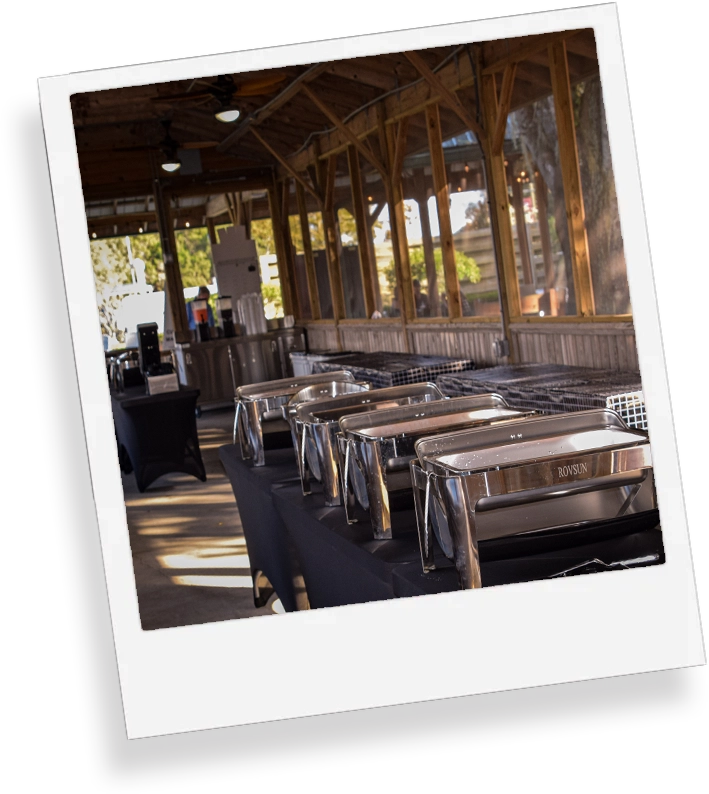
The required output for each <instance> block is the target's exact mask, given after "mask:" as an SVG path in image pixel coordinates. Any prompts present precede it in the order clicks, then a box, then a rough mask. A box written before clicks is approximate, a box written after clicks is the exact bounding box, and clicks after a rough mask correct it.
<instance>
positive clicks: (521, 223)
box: [508, 164, 534, 284]
mask: <svg viewBox="0 0 709 794" xmlns="http://www.w3.org/2000/svg"><path fill="white" fill-rule="evenodd" d="M508 173H509V178H510V181H511V182H512V206H513V207H514V208H515V226H516V227H517V243H518V244H519V257H520V260H521V262H522V279H523V280H524V283H525V284H534V273H533V271H532V257H531V255H530V253H529V236H528V235H527V219H526V218H525V217H524V198H523V196H522V183H521V182H518V181H517V177H516V176H515V175H514V169H513V168H512V164H510V167H509V170H508Z"/></svg>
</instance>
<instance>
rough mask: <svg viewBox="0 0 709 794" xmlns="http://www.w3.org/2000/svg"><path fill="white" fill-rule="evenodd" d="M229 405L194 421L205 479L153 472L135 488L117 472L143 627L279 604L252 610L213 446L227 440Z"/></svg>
mask: <svg viewBox="0 0 709 794" xmlns="http://www.w3.org/2000/svg"><path fill="white" fill-rule="evenodd" d="M233 417H234V414H233V410H223V411H205V412H204V414H203V415H202V417H201V418H200V419H198V420H197V427H198V431H199V442H200V449H201V451H202V458H203V460H204V465H205V467H206V470H207V481H206V482H200V481H199V480H197V479H196V478H194V477H190V476H189V475H186V474H168V475H165V476H163V477H160V479H158V480H157V481H156V482H154V483H153V484H152V485H151V486H150V487H149V488H148V489H147V491H146V492H145V493H143V494H141V493H139V491H138V489H137V487H136V485H135V478H134V477H133V475H132V474H127V475H123V492H124V494H125V502H126V512H127V515H128V528H129V532H130V542H131V548H132V550H133V567H134V570H135V580H136V588H137V591H138V605H139V609H140V620H141V623H142V626H143V629H146V630H147V629H161V628H168V627H174V626H189V625H192V624H194V623H211V622H213V621H218V620H233V619H234V618H246V617H253V616H256V615H272V614H274V611H279V610H280V602H277V601H276V602H274V603H273V604H270V605H269V606H266V607H262V608H260V609H256V608H255V607H254V603H253V598H252V594H251V575H250V568H249V558H248V554H247V550H246V542H245V540H244V535H243V532H242V530H241V521H240V519H239V511H238V510H237V507H236V501H235V500H234V493H233V491H232V490H231V485H230V484H229V480H228V479H227V477H226V475H225V474H224V471H223V469H222V465H221V462H220V460H219V456H218V449H219V447H220V446H221V445H222V444H228V443H231V427H232V422H233Z"/></svg>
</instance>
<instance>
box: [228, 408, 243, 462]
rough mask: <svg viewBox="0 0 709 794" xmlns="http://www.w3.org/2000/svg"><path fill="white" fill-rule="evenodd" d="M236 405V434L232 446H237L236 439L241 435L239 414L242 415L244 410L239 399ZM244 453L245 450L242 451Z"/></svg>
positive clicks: (233, 436)
mask: <svg viewBox="0 0 709 794" xmlns="http://www.w3.org/2000/svg"><path fill="white" fill-rule="evenodd" d="M234 403H235V405H236V410H235V412H234V433H233V435H232V442H231V443H232V444H236V439H237V437H238V435H239V414H240V413H241V410H242V405H241V400H239V399H238V398H237V399H235V400H234ZM242 452H243V450H242ZM242 457H243V454H242Z"/></svg>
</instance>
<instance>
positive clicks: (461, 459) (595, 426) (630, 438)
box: [415, 409, 648, 475]
mask: <svg viewBox="0 0 709 794" xmlns="http://www.w3.org/2000/svg"><path fill="white" fill-rule="evenodd" d="M647 440H648V438H647V434H646V433H643V432H642V431H638V430H631V429H630V428H628V426H627V425H626V424H625V422H623V420H622V419H621V418H620V416H618V414H617V413H616V412H615V411H610V410H607V409H599V410H592V411H579V412H578V413H571V414H557V415H553V416H538V417H532V418H529V419H520V420H518V421H516V422H514V423H513V424H508V425H504V424H503V425H497V426H495V425H492V426H487V427H481V428H476V429H473V430H467V431H464V432H461V433H455V434H447V435H443V436H436V437H435V438H423V439H421V440H420V441H418V442H417V443H416V444H415V449H416V454H417V456H418V459H419V461H420V462H421V465H422V466H423V468H424V469H427V470H429V471H435V472H438V473H440V474H452V475H465V474H471V473H473V472H479V471H486V470H490V469H500V468H504V467H507V466H515V465H519V464H522V463H529V462H535V461H539V460H542V459H545V458H552V457H556V456H568V455H577V454H579V453H583V452H593V451H597V450H602V449H613V448H615V447H627V446H633V445H638V444H644V443H647Z"/></svg>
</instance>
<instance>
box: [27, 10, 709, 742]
mask: <svg viewBox="0 0 709 794" xmlns="http://www.w3.org/2000/svg"><path fill="white" fill-rule="evenodd" d="M588 27H593V28H594V31H595V36H596V45H597V51H598V60H599V65H600V73H601V81H602V85H603V98H604V104H605V111H606V118H607V123H608V131H609V137H610V143H611V151H612V155H613V165H614V173H615V180H616V188H617V194H618V203H619V210H620V217H621V224H622V230H623V240H624V245H625V255H626V261H627V268H628V280H629V283H630V292H631V300H632V305H633V311H634V323H635V330H636V338H637V348H638V356H639V360H640V369H641V376H642V382H643V389H644V393H645V397H646V402H647V411H648V417H649V424H650V427H651V431H652V451H653V459H654V466H655V479H656V486H657V493H658V501H659V505H660V514H661V518H662V530H663V541H664V546H665V553H666V557H667V560H666V563H665V564H664V565H660V566H655V567H649V568H639V569H634V570H629V571H624V572H623V573H622V574H598V575H593V576H577V577H571V578H568V579H556V580H548V581H536V582H530V583H525V584H516V585H507V586H504V587H494V588H489V589H484V590H478V591H465V592H456V593H446V594H440V595H435V596H424V597H419V598H407V599H398V600H393V601H385V602H376V603H369V604H361V605H353V606H348V607H338V608H332V609H320V610H313V611H311V612H302V613H291V614H287V615H281V616H277V617H276V616H274V617H270V616H269V617H259V618H249V619H242V620H233V621H225V622H219V623H210V624H202V625H195V626H185V627H180V628H174V629H161V630H156V631H143V630H142V628H141V624H140V618H139V614H138V603H137V595H136V588H135V580H134V573H133V563H132V556H131V550H130V545H129V540H128V530H127V524H126V510H125V503H124V497H123V490H122V487H121V477H120V470H119V466H118V459H117V455H116V445H115V437H114V430H113V418H112V414H111V403H110V398H109V393H108V384H107V379H106V374H105V363H104V353H103V347H102V342H101V334H100V326H99V321H98V313H97V311H96V302H95V288H94V281H93V273H92V268H91V260H90V249H89V238H88V228H87V221H86V215H85V211H84V201H83V194H82V188H81V180H80V175H79V167H78V156H77V152H76V141H75V136H74V127H73V120H72V114H71V108H70V101H69V99H70V96H71V95H72V94H75V93H83V92H88V91H100V90H104V89H109V88H118V87H125V86H133V85H146V84H151V83H158V82H165V81H173V80H180V79H187V78H192V77H199V76H208V75H214V74H222V73H225V72H231V73H236V72H244V71H251V70H256V69H264V68H277V67H280V66H285V65H294V64H307V63H313V62H318V61H323V60H338V59H342V58H353V57H358V56H364V55H374V54H381V53H385V52H400V51H403V50H407V49H423V48H427V47H436V46H443V45H447V44H458V43H463V42H473V41H483V40H494V39H505V38H512V37H515V36H523V35H531V34H537V33H546V32H551V31H557V30H565V29H569V30H570V29H577V28H588ZM40 101H41V108H42V117H43V123H44V128H45V139H46V146H47V153H48V160H49V167H50V176H51V183H52V191H53V196H54V204H55V211H56V219H57V229H58V236H59V245H60V251H61V259H62V267H63V271H64V280H65V284H66V294H67V302H68V308H69V316H70V323H71V332H72V339H73V346H74V354H75V360H76V368H77V374H78V383H79V391H80V398H81V405H82V411H83V419H84V427H85V434H86V444H87V450H88V457H89V463H90V469H91V478H92V484H93V492H94V499H95V502H96V511H97V517H98V524H99V531H100V536H101V545H102V550H103V559H104V567H105V573H106V582H107V588H108V596H109V603H110V609H111V618H112V622H113V631H114V638H115V645H116V655H117V659H118V667H119V675H120V681H121V690H122V696H123V704H124V713H125V719H126V729H127V733H128V737H129V738H140V737H146V736H155V735H161V734H167V733H176V732H182V731H190V730H197V729H204V728H214V727H221V726H229V725H241V724H248V723H254V722H262V721H268V720H276V719H283V718H291V717H298V716H306V715H315V714H321V713H332V712H339V711H346V710H351V709H360V708H369V707H376V706H385V705H393V704H400V703H408V702H414V701H424V700H433V699H438V698H447V697H454V696H460V695H469V694H479V693H484V692H493V691H499V690H506V689H515V688H521V687H528V686H539V685H546V684H554V683H562V682H567V681H574V680H585V679H592V678H600V677H605V676H613V675H623V674H629V673H638V672H644V671H652V670H661V669H669V668H678V667H686V666H692V665H699V664H702V663H704V661H705V658H704V649H703V643H702V637H701V630H700V625H699V613H698V605H697V598H696V592H695V586H694V576H693V571H692V561H691V555H690V548H689V540H688V533H687V525H686V518H685V508H684V501H683V496H682V489H681V482H680V474H679V462H678V455H677V445H676V441H675V434H674V428H673V426H672V422H671V420H670V417H671V406H670V399H669V390H668V384H667V374H666V367H665V359H664V353H663V348H662V339H661V335H660V326H659V318H658V310H657V301H656V295H655V288H654V280H653V275H652V268H651V262H650V252H649V244H648V239H647V233H646V227H645V217H644V212H643V202H642V195H641V190H640V177H639V173H638V167H637V157H636V153H635V146H634V137H633V128H632V122H631V116H630V107H629V103H628V93H627V86H626V80H625V69H624V65H623V56H622V50H621V43H620V33H619V28H618V18H617V13H616V8H615V6H614V5H601V6H592V7H583V8H573V9H567V10H564V11H551V12H538V13H534V14H530V15H524V16H514V17H505V18H498V19H488V20H480V21H474V22H467V23H459V24H451V25H442V26H434V27H427V28H419V29H413V30H405V31H397V32H388V33H378V34H373V35H367V36H357V37H354V38H346V39H331V40H328V41H322V42H313V43H307V44H294V45H289V46H282V47H275V48H265V49H259V50H253V51H242V52H236V53H232V54H222V55H214V56H205V57H198V58H189V59H184V60H177V61H169V62H161V63H154V64H144V65H140V66H128V67H123V68H115V69H103V70H98V71H89V72H82V73H75V74H70V75H65V76H61V77H51V78H44V79H42V80H41V81H40Z"/></svg>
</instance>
